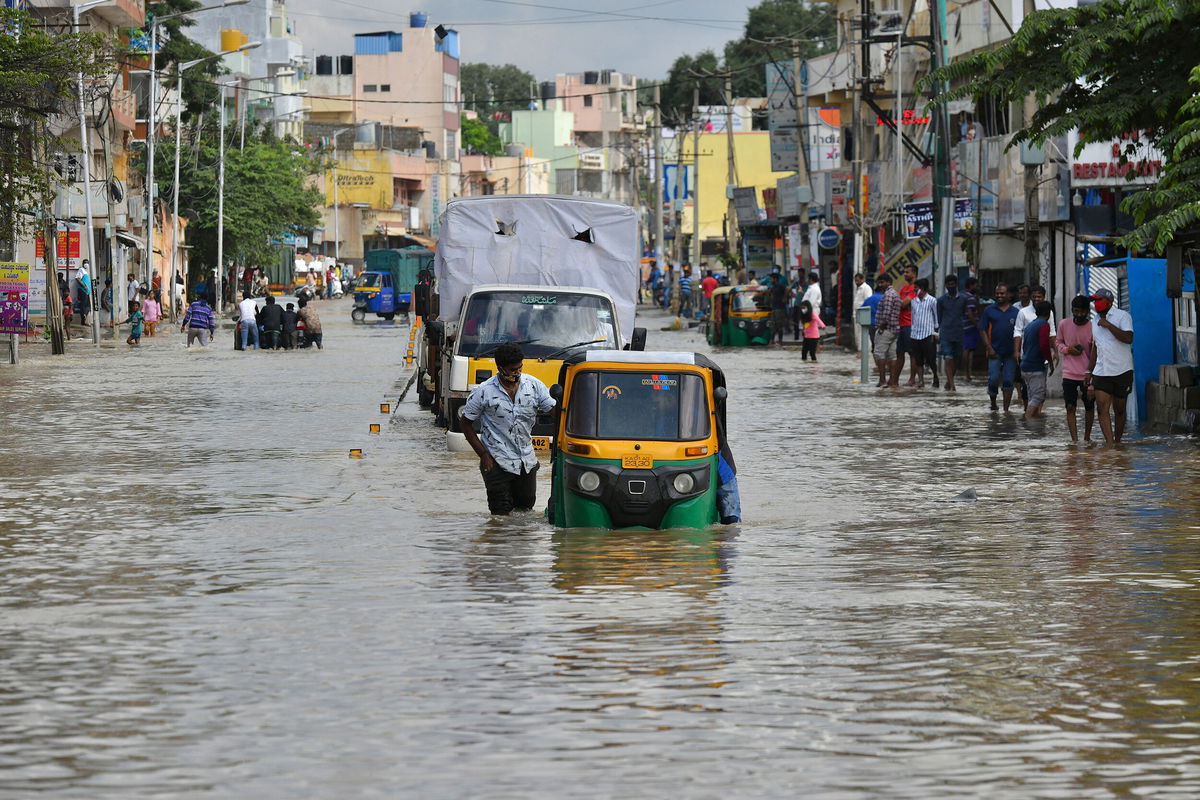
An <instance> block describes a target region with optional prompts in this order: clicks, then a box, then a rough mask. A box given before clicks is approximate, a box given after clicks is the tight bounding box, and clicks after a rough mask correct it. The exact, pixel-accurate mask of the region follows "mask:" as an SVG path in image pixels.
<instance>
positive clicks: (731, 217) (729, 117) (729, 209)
mask: <svg viewBox="0 0 1200 800" xmlns="http://www.w3.org/2000/svg"><path fill="white" fill-rule="evenodd" d="M725 142H726V149H727V150H729V158H728V163H729V169H728V173H727V176H726V181H725V184H726V186H727V187H728V188H727V189H726V191H725V193H726V195H728V197H729V202H728V204H727V205H726V207H725V252H726V253H728V254H729V255H731V256H732V255H733V252H734V250H733V248H734V243H735V242H737V230H738V223H737V209H735V208H734V204H733V187H735V186H737V162H736V161H735V160H734V152H733V74H732V73H726V74H725ZM697 274H699V273H697Z"/></svg>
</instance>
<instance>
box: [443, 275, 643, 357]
mask: <svg viewBox="0 0 1200 800" xmlns="http://www.w3.org/2000/svg"><path fill="white" fill-rule="evenodd" d="M593 340H599V341H596V343H595V344H592V345H590V346H591V347H601V348H609V349H616V348H618V347H619V346H620V345H619V343H618V342H617V334H616V329H615V327H614V322H613V308H612V303H611V302H610V301H609V300H607V299H606V298H603V297H597V296H595V295H587V294H572V293H570V292H558V291H554V290H546V291H537V290H534V291H528V292H489V293H487V294H477V295H475V296H474V297H472V298H471V301H470V303H469V305H468V306H467V315H466V318H465V320H464V321H463V327H462V333H461V335H460V337H459V346H458V352H459V355H463V356H478V355H483V354H485V353H488V352H490V351H492V350H494V349H496V345H498V344H502V343H503V342H522V345H521V349H522V350H524V351H525V355H526V356H527V357H529V358H540V357H542V356H547V355H550V354H551V353H553V352H554V351H555V350H558V349H560V348H563V347H566V346H568V345H572V344H575V343H577V342H590V341H593Z"/></svg>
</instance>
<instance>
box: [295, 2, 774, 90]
mask: <svg viewBox="0 0 1200 800" xmlns="http://www.w3.org/2000/svg"><path fill="white" fill-rule="evenodd" d="M410 2H411V5H409V6H408V7H405V5H404V4H401V3H397V2H396V0H288V13H289V15H290V16H291V17H292V19H293V20H294V21H295V23H296V26H297V28H298V33H299V35H300V38H301V39H302V40H303V41H304V45H305V53H306V54H307V55H319V54H323V55H338V54H343V53H345V54H349V53H352V52H353V51H354V41H353V36H354V34H355V33H366V32H369V31H379V30H395V31H403V30H404V29H405V28H407V27H408V12H409V11H410V10H411V11H416V10H424V11H426V12H428V14H429V25H430V27H432V26H434V25H437V24H442V25H445V26H446V27H448V28H454V29H456V30H457V31H458V32H459V36H460V37H461V38H460V40H461V47H462V52H461V56H462V60H463V61H464V62H466V63H477V62H485V63H489V64H510V63H511V64H516V65H517V66H518V67H521V68H522V69H524V70H527V71H529V72H532V73H533V75H534V77H535V78H537V79H538V80H551V79H553V78H554V76H555V75H556V74H558V73H560V72H583V71H584V70H591V69H614V70H617V71H618V72H627V73H632V74H634V75H637V76H639V77H643V78H661V77H665V76H666V74H667V70H668V69H669V68H670V66H671V63H672V62H673V61H674V60H675V59H676V57H678V56H679V55H681V54H683V53H698V52H700V51H701V50H704V49H706V48H711V49H713V50H716V51H717V52H720V50H721V48H722V47H723V46H724V45H725V42H727V41H728V40H730V39H736V38H737V37H738V36H740V35H741V33H742V30H743V28H744V25H745V20H746V9H747V8H749V7H751V6H753V5H757V2H743V1H742V0H410ZM398 8H399V9H401V10H399V11H397V9H398ZM385 9H386V10H385Z"/></svg>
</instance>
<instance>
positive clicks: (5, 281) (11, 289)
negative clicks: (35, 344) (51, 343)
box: [0, 261, 29, 335]
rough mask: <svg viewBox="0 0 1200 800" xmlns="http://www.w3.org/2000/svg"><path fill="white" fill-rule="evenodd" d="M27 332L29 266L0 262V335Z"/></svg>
mask: <svg viewBox="0 0 1200 800" xmlns="http://www.w3.org/2000/svg"><path fill="white" fill-rule="evenodd" d="M28 331H29V265H28V264H16V263H12V262H7V261H6V262H0V333H12V334H18V335H19V334H24V333H28Z"/></svg>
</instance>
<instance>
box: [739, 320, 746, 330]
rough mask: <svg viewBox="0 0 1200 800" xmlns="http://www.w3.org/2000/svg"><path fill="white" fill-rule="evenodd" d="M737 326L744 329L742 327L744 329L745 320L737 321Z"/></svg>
mask: <svg viewBox="0 0 1200 800" xmlns="http://www.w3.org/2000/svg"><path fill="white" fill-rule="evenodd" d="M737 326H738V327H739V328H744V327H746V320H744V319H739V320H738V322H737Z"/></svg>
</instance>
